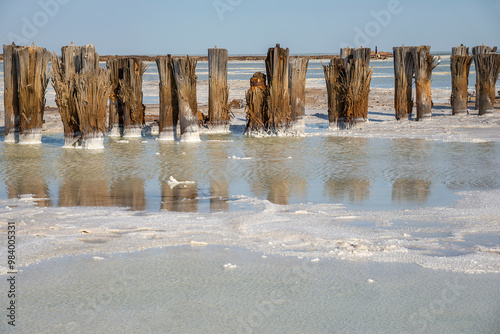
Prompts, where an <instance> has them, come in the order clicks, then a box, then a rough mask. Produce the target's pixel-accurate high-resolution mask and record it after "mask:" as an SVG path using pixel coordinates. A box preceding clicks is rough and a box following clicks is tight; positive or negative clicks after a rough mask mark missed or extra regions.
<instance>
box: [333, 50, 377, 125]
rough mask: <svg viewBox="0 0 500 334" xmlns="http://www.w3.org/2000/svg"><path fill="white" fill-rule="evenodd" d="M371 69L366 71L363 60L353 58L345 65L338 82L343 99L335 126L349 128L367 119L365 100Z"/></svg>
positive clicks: (368, 90)
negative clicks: (344, 72) (341, 108)
mask: <svg viewBox="0 0 500 334" xmlns="http://www.w3.org/2000/svg"><path fill="white" fill-rule="evenodd" d="M372 72H373V70H372V69H370V70H369V71H368V72H367V71H366V65H365V61H364V60H363V59H361V58H355V59H354V58H353V59H352V60H350V61H349V63H348V64H347V65H346V76H345V80H343V81H342V82H341V84H340V93H341V99H343V100H344V101H345V105H344V108H343V110H342V112H341V113H340V114H339V119H338V121H337V127H338V128H340V129H346V128H351V127H353V126H354V125H356V124H357V123H360V122H365V121H366V120H367V119H368V113H367V111H368V110H367V108H366V106H367V102H366V100H367V99H368V94H369V92H370V83H371V76H372Z"/></svg>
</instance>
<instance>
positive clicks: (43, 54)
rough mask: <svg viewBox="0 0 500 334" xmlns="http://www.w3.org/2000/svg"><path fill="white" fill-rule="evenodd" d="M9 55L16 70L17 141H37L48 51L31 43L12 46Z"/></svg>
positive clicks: (25, 142) (45, 86) (40, 124)
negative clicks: (17, 103) (14, 63)
mask: <svg viewBox="0 0 500 334" xmlns="http://www.w3.org/2000/svg"><path fill="white" fill-rule="evenodd" d="M12 55H13V59H14V61H15V62H16V71H17V73H16V75H17V94H18V98H19V100H18V101H19V143H23V144H31V143H35V144H36V143H41V140H42V125H43V112H44V109H45V90H46V88H47V84H48V83H49V78H50V72H49V60H50V53H49V52H48V51H47V50H46V49H44V48H41V47H37V46H34V45H33V46H24V47H17V48H14V50H13V54H12Z"/></svg>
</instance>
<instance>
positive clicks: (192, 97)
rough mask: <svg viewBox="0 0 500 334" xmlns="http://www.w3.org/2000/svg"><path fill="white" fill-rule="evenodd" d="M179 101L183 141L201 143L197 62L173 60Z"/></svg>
mask: <svg viewBox="0 0 500 334" xmlns="http://www.w3.org/2000/svg"><path fill="white" fill-rule="evenodd" d="M172 67H173V71H174V77H175V84H176V86H177V93H178V101H179V119H180V127H181V139H180V140H181V141H200V134H199V128H198V102H197V100H196V80H197V77H196V73H195V71H196V60H194V59H192V58H189V56H187V57H186V58H178V59H173V60H172Z"/></svg>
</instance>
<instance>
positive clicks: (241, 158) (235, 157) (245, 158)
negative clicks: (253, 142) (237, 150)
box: [227, 155, 252, 160]
mask: <svg viewBox="0 0 500 334" xmlns="http://www.w3.org/2000/svg"><path fill="white" fill-rule="evenodd" d="M227 158H228V159H233V160H251V159H252V157H237V156H234V155H233V156H232V157H227Z"/></svg>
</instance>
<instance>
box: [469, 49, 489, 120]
mask: <svg viewBox="0 0 500 334" xmlns="http://www.w3.org/2000/svg"><path fill="white" fill-rule="evenodd" d="M491 52H492V50H491V47H489V46H487V45H484V44H483V45H478V46H475V47H473V48H472V55H473V56H474V64H475V67H476V102H475V109H476V110H479V101H480V100H481V99H482V97H481V96H480V94H481V92H480V90H479V82H480V81H481V76H480V74H479V71H478V70H477V66H478V64H477V61H476V56H478V55H482V54H490V53H491Z"/></svg>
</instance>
